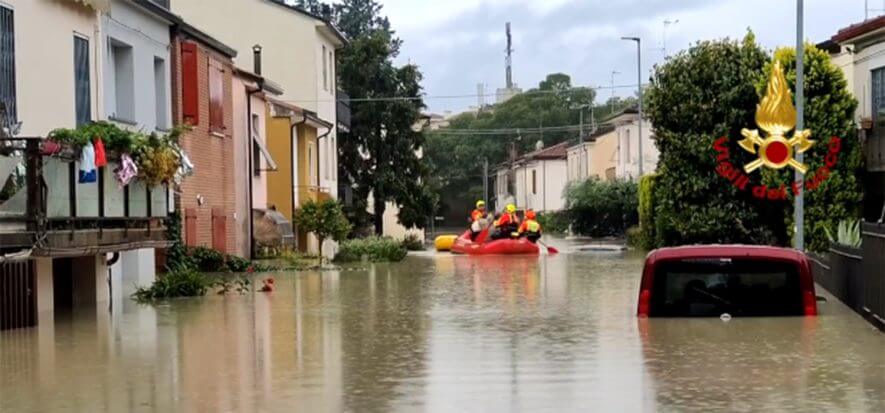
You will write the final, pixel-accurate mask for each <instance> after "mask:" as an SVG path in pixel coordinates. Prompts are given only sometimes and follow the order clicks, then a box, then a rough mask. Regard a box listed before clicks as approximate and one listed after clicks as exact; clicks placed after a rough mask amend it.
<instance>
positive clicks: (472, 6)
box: [379, 0, 885, 112]
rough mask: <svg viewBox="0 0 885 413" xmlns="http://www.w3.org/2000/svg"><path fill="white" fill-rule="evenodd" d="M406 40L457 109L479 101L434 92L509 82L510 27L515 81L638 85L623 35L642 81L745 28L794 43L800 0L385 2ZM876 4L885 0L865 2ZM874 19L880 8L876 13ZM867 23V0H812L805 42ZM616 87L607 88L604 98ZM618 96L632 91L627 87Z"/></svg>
mask: <svg viewBox="0 0 885 413" xmlns="http://www.w3.org/2000/svg"><path fill="white" fill-rule="evenodd" d="M379 1H381V2H382V3H383V4H384V9H383V10H382V13H383V14H386V15H387V16H388V17H390V20H391V23H392V25H393V27H394V29H395V30H396V31H397V33H398V35H399V36H400V38H402V40H403V41H404V42H405V43H404V45H403V48H402V53H401V55H400V57H399V63H406V62H409V61H410V62H412V63H415V64H417V65H419V66H420V68H421V70H422V72H423V73H424V83H423V85H424V88H425V91H426V93H427V95H428V96H429V97H430V98H428V99H427V100H426V103H427V105H428V110H430V111H435V112H442V111H444V110H453V111H459V110H463V109H466V108H467V107H468V106H470V105H475V104H476V102H477V99H476V98H460V99H433V98H432V97H433V96H441V95H464V94H476V92H477V84H478V83H485V84H486V88H485V89H486V91H487V94H488V95H490V96H489V97H487V102H489V103H491V100H492V99H493V95H494V91H495V89H496V88H499V87H503V85H504V49H505V36H504V24H505V22H507V21H510V22H511V25H512V31H513V43H514V45H513V48H514V49H515V53H514V55H513V77H514V81H515V82H516V83H517V84H518V85H519V86H520V87H522V88H523V89H528V88H531V87H536V86H537V84H538V82H539V81H540V80H542V79H543V78H544V76H545V75H546V74H548V73H554V72H563V73H567V74H569V75H571V76H572V82H573V83H574V84H576V85H609V84H610V83H611V72H612V70H617V71H619V72H621V74H620V75H616V77H615V84H635V83H636V47H635V44H634V43H630V42H626V41H623V40H620V38H621V36H639V37H641V38H642V41H643V44H642V59H643V61H642V68H643V81H646V79H647V78H648V74H649V73H650V72H649V71H650V70H651V67H652V65H653V64H655V63H658V62H660V61H661V60H662V59H663V56H664V54H663V51H662V38H663V32H664V24H663V21H664V20H665V19H669V20H677V19H678V20H679V22H678V23H675V24H672V25H670V26H669V28H668V29H667V31H666V40H667V41H666V45H667V53H668V54H673V53H675V52H677V51H678V50H681V49H684V48H686V47H687V46H688V45H690V44H691V43H693V42H695V41H696V40H702V39H715V38H721V37H732V38H734V37H738V38H739V37H742V36H743V35H744V33H745V32H746V29H747V27H749V28H751V29H752V30H753V31H754V32H755V33H756V37H757V39H758V41H759V42H761V43H762V44H763V45H764V46H765V47H767V48H774V47H776V46H779V45H793V44H795V38H796V31H795V18H796V2H795V1H794V0H379ZM869 3H870V8H873V7H876V8H879V9H881V8H883V4H881V3H885V2H880V1H879V0H869ZM870 13H871V15H875V14H879V13H880V11H878V10H875V11H871V12H870ZM863 18H864V0H806V1H805V37H806V39H808V40H810V41H813V42H819V41H822V40H826V39H828V38H830V36H832V35H833V34H834V33H835V32H836V31H837V30H839V29H840V28H842V27H845V26H847V25H849V24H852V23H856V22H859V21H861V20H863ZM610 93H611V92H610V91H608V90H606V91H601V92H600V93H599V97H600V99H599V100H604V99H608V97H609V96H610ZM616 93H617V94H619V95H628V94H631V93H632V91H631V90H628V89H621V90H618V91H617V92H616Z"/></svg>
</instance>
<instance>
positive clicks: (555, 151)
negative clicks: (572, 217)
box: [495, 142, 568, 212]
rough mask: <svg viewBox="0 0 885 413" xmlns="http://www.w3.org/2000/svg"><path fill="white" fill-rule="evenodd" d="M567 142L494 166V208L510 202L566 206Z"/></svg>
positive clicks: (553, 208) (544, 208)
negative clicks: (564, 194) (564, 192)
mask: <svg viewBox="0 0 885 413" xmlns="http://www.w3.org/2000/svg"><path fill="white" fill-rule="evenodd" d="M567 152H568V143H567V142H562V143H560V144H557V145H554V146H551V147H549V148H540V149H538V150H535V151H533V152H529V153H527V154H525V155H523V156H520V157H518V158H516V159H514V160H512V161H510V162H506V163H504V164H501V165H499V166H498V167H497V168H496V170H495V178H496V179H495V209H496V210H499V211H500V210H501V209H503V208H504V206H506V205H507V204H509V203H512V204H514V205H516V208H517V209H519V210H526V209H532V210H535V211H536V212H548V211H559V210H561V209H563V208H564V207H565V198H564V197H563V191H565V188H566V185H567V183H568V168H567V155H568V153H567Z"/></svg>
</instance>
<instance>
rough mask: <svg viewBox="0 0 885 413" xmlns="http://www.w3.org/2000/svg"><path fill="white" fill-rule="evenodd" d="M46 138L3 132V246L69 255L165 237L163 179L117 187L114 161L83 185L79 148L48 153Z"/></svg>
mask: <svg viewBox="0 0 885 413" xmlns="http://www.w3.org/2000/svg"><path fill="white" fill-rule="evenodd" d="M43 142H44V140H43V139H41V138H2V139H0V252H2V250H6V251H10V250H19V249H25V248H33V251H32V254H34V255H52V256H65V255H67V256H72V255H88V254H91V253H101V252H113V251H121V250H128V249H136V248H148V247H159V246H165V245H166V244H167V242H166V240H165V234H164V228H165V217H166V216H167V211H168V210H169V198H168V191H167V189H166V188H165V187H164V186H158V187H153V188H148V187H146V186H145V185H144V184H143V183H141V182H139V181H137V180H136V181H133V182H132V183H130V184H129V185H127V186H124V187H120V186H119V185H118V184H117V183H116V182H115V180H114V179H113V172H112V171H113V170H114V169H115V168H116V164H115V162H113V161H111V160H109V162H108V165H107V166H105V167H102V168H99V173H98V181H97V182H94V183H85V184H80V183H78V181H77V178H78V168H79V165H78V164H79V162H78V160H77V158H76V156H75V154H74V153H73V152H67V153H66V152H62V153H59V154H55V155H45V154H44V153H43V150H42V147H41V146H42V143H43Z"/></svg>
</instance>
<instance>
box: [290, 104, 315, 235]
mask: <svg viewBox="0 0 885 413" xmlns="http://www.w3.org/2000/svg"><path fill="white" fill-rule="evenodd" d="M305 123H307V115H305V114H303V113H302V118H301V120H300V121H298V122H293V123H292V125H290V126H289V142H290V143H291V144H292V147H291V148H290V150H289V165H291V167H292V174H291V175H292V231H293V232H295V249H296V250H297V249H298V247H300V245H298V233H297V228H296V226H295V209H296V208H297V207H298V206H297V205H296V204H295V191H297V190H298V182H297V181H296V180H297V179H298V171H296V170H295V149H296V147H297V146H296V145H297V144H298V142H297V139H298V136H297V135H296V133H295V128H296V127H298V126H299V125H303V124H305ZM317 152H319V150H317ZM308 173H309V172H308ZM308 176H310V175H308Z"/></svg>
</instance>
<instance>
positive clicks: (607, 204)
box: [566, 179, 639, 237]
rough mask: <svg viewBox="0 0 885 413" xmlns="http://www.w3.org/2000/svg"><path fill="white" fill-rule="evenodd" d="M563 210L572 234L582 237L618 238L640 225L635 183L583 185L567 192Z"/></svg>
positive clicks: (593, 182)
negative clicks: (570, 225)
mask: <svg viewBox="0 0 885 413" xmlns="http://www.w3.org/2000/svg"><path fill="white" fill-rule="evenodd" d="M566 206H567V208H568V213H569V216H570V217H571V219H572V230H573V231H575V232H576V233H578V234H581V235H590V236H594V237H596V236H607V235H620V234H623V233H624V231H626V230H627V228H629V227H631V226H633V225H636V224H638V223H639V216H638V215H639V214H638V212H637V208H638V206H639V197H638V195H637V185H636V183H635V182H630V181H621V180H616V181H600V180H598V179H588V180H586V181H582V182H580V183H577V184H574V185H572V186H569V187H568V189H567V190H566Z"/></svg>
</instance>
